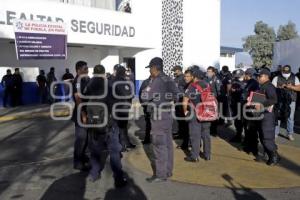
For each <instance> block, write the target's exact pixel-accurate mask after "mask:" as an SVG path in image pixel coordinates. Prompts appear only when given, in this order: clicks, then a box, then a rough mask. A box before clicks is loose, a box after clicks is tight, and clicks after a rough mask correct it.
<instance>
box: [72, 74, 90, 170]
mask: <svg viewBox="0 0 300 200" xmlns="http://www.w3.org/2000/svg"><path fill="white" fill-rule="evenodd" d="M78 79H79V77H78V76H76V77H75V79H74V82H73V98H74V101H75V94H76V93H79V92H81V94H83V90H84V88H85V87H86V85H87V83H88V81H89V79H88V78H86V77H84V78H81V82H79V80H78ZM79 89H80V90H81V91H79ZM82 101H83V102H84V101H86V100H85V99H82ZM83 109H84V108H83ZM77 113H78V106H77V105H76V103H75V107H74V110H73V115H72V121H73V122H74V124H75V143H74V160H73V164H74V168H82V167H84V165H85V163H87V162H88V157H87V155H86V148H87V141H88V137H87V130H86V128H84V127H81V126H80V125H79V122H78V120H81V119H78V118H77Z"/></svg>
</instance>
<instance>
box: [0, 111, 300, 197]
mask: <svg viewBox="0 0 300 200" xmlns="http://www.w3.org/2000/svg"><path fill="white" fill-rule="evenodd" d="M1 112H2V111H1ZM42 112H44V111H42ZM137 124H138V126H137ZM142 126H143V124H142V120H140V121H138V123H135V122H131V126H130V129H129V132H130V133H131V136H132V140H133V142H135V143H137V144H138V148H137V149H136V150H134V151H132V152H129V153H126V154H125V157H124V160H123V163H124V168H125V170H126V171H127V173H128V177H129V180H130V184H129V185H128V186H127V187H125V188H122V189H115V188H114V187H113V180H112V173H111V170H110V168H109V165H108V163H107V165H106V167H105V169H104V171H103V173H102V178H101V180H99V181H97V182H95V183H91V182H89V181H88V180H87V174H85V173H79V172H78V171H75V170H73V169H72V152H73V141H74V136H73V134H74V128H73V124H72V123H71V122H69V121H54V120H52V119H50V118H49V117H47V116H43V117H37V116H33V117H32V118H31V119H16V120H7V121H3V122H0V133H1V134H0V152H1V154H0V199H5V200H6V199H25V200H27V199H28V200H31V199H55V200H57V199H78V200H79V199H139V200H142V199H155V200H156V199H163V200H165V199H166V200H169V199H170V200H171V199H172V200H174V199H175V200H176V199H178V200H179V199H195V200H196V199H251V200H252V199H275V200H277V199H278V200H279V199H292V200H293V199H295V200H296V199H299V196H300V187H291V188H290V187H286V186H285V185H284V183H282V188H277V187H275V189H274V187H273V189H262V187H258V186H257V187H248V186H251V185H249V184H248V185H247V184H245V183H243V181H241V179H242V178H240V177H238V176H236V175H232V173H231V172H230V171H229V170H226V168H225V167H224V169H222V170H224V171H223V172H222V175H223V178H222V181H223V182H222V184H220V185H217V186H218V187H216V186H212V185H211V186H207V185H210V184H208V182H207V181H206V182H205V179H207V180H208V178H209V177H205V174H203V171H205V170H206V169H205V167H206V168H207V169H209V165H211V166H212V167H211V168H212V169H211V170H218V167H219V168H222V167H223V166H224V162H225V161H226V159H225V157H229V156H233V157H234V156H238V158H242V159H245V158H246V159H248V161H245V162H246V163H251V164H252V160H251V161H250V158H249V157H248V155H244V154H243V153H242V152H239V151H238V150H237V149H236V148H235V147H233V146H229V144H228V143H227V142H226V138H223V139H224V140H221V139H218V138H216V139H214V146H213V147H214V149H215V150H214V153H215V154H216V153H219V154H220V155H218V156H219V158H218V157H217V156H216V155H215V156H214V157H213V159H215V160H212V163H210V164H209V163H207V164H204V163H203V162H204V161H203V162H201V163H199V165H198V166H197V167H195V166H188V167H187V168H182V166H178V165H175V171H174V172H175V174H174V177H173V180H169V181H168V182H166V183H160V184H149V183H147V182H146V181H145V178H146V177H148V176H149V174H148V172H147V171H145V170H144V168H141V167H139V166H138V165H140V164H141V163H144V162H143V161H144V160H143V159H144V158H145V157H142V156H143V155H142V154H145V151H144V148H143V146H142V145H141V143H140V139H142V137H143V130H142V129H141V127H142ZM229 131H230V130H229ZM226 135H230V133H228V134H226ZM278 142H279V143H282V144H283V145H287V146H289V147H288V148H292V150H291V151H293V150H294V148H295V151H298V150H299V149H300V145H299V144H300V138H299V136H298V135H297V138H296V141H295V142H289V141H287V140H285V139H284V138H280V139H279V141H278ZM284 143H285V144H284ZM215 145H217V146H222V145H225V149H227V151H221V152H220V151H219V150H218V148H221V147H216V146H215ZM145 148H146V149H147V148H149V147H145ZM221 150H222V149H221ZM175 151H176V150H175ZM180 154H181V152H177V153H176V157H177V159H178V161H180V160H181V157H178V156H183V155H180ZM297 155H298V154H296V156H297ZM136 156H141V157H136ZM239 156H241V157H239ZM132 158H136V159H132ZM142 158H143V159H142ZM229 160H230V159H229ZM178 161H176V163H177V162H178ZM290 161H291V162H287V165H286V166H285V167H283V169H284V170H286V172H287V173H289V175H288V176H287V177H288V178H289V179H290V180H291V179H292V178H294V179H295V180H298V178H299V176H300V166H299V163H298V161H297V158H296V157H295V158H294V157H293V156H291V158H290ZM147 162H149V161H147ZM229 162H230V161H229ZM179 163H181V162H179ZM182 163H183V162H182ZM239 163H241V162H238V161H237V162H233V163H232V165H239ZM253 163H254V164H255V162H254V161H253ZM146 164H147V163H146ZM183 164H186V163H183ZM204 165H207V166H205V167H203V166H204ZM227 165H228V164H227ZM249 166H250V165H249ZM249 166H248V168H247V170H248V169H251V168H249ZM259 166H260V167H262V168H264V167H265V166H264V165H263V164H259ZM146 167H147V165H146ZM148 167H149V165H148ZM202 167H203V168H202ZM192 168H198V171H197V172H195V171H192V172H189V173H191V174H194V176H195V177H198V179H203V181H202V182H201V183H195V182H192V181H190V183H189V181H186V180H185V181H182V180H180V179H178V176H181V175H185V173H186V172H187V170H189V169H192ZM278 168H280V167H278ZM176 170H177V171H176ZM201 170H202V171H201ZM231 170H233V171H235V173H238V172H236V171H239V170H244V168H243V165H241V167H240V168H238V167H237V166H235V167H233V169H231ZM268 170H269V168H264V170H262V171H260V173H264V172H266V173H267V174H268V173H269V172H268ZM279 170H280V169H279ZM224 172H226V173H224ZM219 173H220V172H216V174H219ZM251 173H252V176H251V178H252V182H254V183H255V181H257V180H258V181H259V180H262V179H266V177H267V175H265V174H264V176H261V175H260V174H259V173H258V174H255V173H254V172H251ZM278 173H280V172H278ZM281 173H283V172H281ZM276 176H277V175H276V174H275V175H274V177H275V181H278V180H279V179H276ZM280 176H282V177H284V176H285V174H284V173H283V174H280ZM269 178H272V177H269ZM277 178H278V177H277ZM264 181H266V180H262V182H264ZM290 182H291V183H293V184H297V183H296V182H294V181H290ZM205 183H207V184H205ZM274 185H277V186H278V185H280V183H278V182H274ZM294 186H295V185H294ZM299 186H300V185H299ZM258 188H259V189H258ZM269 188H272V187H269Z"/></svg>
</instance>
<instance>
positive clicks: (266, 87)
mask: <svg viewBox="0 0 300 200" xmlns="http://www.w3.org/2000/svg"><path fill="white" fill-rule="evenodd" d="M270 78H271V72H270V70H269V69H266V68H263V69H261V70H260V72H259V76H258V82H259V84H260V89H259V93H261V94H264V95H265V100H263V102H261V103H256V104H254V106H255V109H256V110H257V111H259V112H262V114H263V115H262V116H263V118H262V119H261V120H259V124H258V125H259V126H260V130H259V138H260V139H261V142H262V145H263V147H264V151H265V153H266V154H267V155H268V157H269V159H268V161H267V164H268V165H276V164H278V162H279V159H280V158H279V155H278V153H277V145H276V143H275V115H274V112H273V107H274V105H275V104H276V103H277V94H276V88H275V87H274V85H273V84H272V83H271V81H270Z"/></svg>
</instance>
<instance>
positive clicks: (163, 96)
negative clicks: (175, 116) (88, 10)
mask: <svg viewBox="0 0 300 200" xmlns="http://www.w3.org/2000/svg"><path fill="white" fill-rule="evenodd" d="M178 93H179V90H178V88H177V87H176V85H175V83H174V81H173V80H172V79H171V78H170V77H168V76H166V75H165V74H164V73H162V72H161V73H160V74H159V75H158V76H157V77H155V78H153V81H152V82H151V83H150V84H149V86H148V87H147V88H146V89H144V90H143V91H142V99H143V100H144V101H147V102H149V104H151V106H148V109H149V111H150V112H151V128H152V129H151V135H152V144H153V151H154V157H155V158H154V163H155V169H156V170H155V172H153V173H154V176H155V177H157V178H161V179H166V178H168V177H169V176H171V175H172V172H173V160H174V155H173V141H172V122H173V120H172V113H171V102H172V101H173V100H174V98H175V97H176V96H177V94H178Z"/></svg>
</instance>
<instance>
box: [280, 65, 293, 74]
mask: <svg viewBox="0 0 300 200" xmlns="http://www.w3.org/2000/svg"><path fill="white" fill-rule="evenodd" d="M281 71H282V72H283V73H285V74H289V73H291V66H289V65H285V66H283V67H282V68H281Z"/></svg>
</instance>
